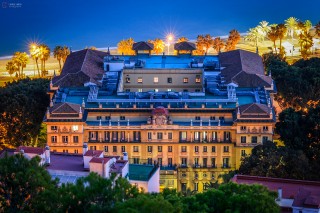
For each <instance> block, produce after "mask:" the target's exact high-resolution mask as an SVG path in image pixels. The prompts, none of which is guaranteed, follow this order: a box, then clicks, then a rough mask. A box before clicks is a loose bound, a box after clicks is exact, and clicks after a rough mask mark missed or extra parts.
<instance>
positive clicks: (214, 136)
mask: <svg viewBox="0 0 320 213" xmlns="http://www.w3.org/2000/svg"><path fill="white" fill-rule="evenodd" d="M217 140H218V132H212V141H217Z"/></svg>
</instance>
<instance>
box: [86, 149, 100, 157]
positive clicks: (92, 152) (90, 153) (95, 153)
mask: <svg viewBox="0 0 320 213" xmlns="http://www.w3.org/2000/svg"><path fill="white" fill-rule="evenodd" d="M102 153H103V151H100V150H88V151H87V152H86V153H85V154H84V156H93V157H99V156H100V155H101V154H102Z"/></svg>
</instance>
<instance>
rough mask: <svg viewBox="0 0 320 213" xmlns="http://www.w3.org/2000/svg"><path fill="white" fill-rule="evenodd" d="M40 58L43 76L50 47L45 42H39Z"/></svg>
mask: <svg viewBox="0 0 320 213" xmlns="http://www.w3.org/2000/svg"><path fill="white" fill-rule="evenodd" d="M39 48H40V60H41V72H42V75H43V76H44V75H45V73H46V61H47V60H48V59H49V57H50V48H49V47H48V46H47V45H46V44H40V45H39Z"/></svg>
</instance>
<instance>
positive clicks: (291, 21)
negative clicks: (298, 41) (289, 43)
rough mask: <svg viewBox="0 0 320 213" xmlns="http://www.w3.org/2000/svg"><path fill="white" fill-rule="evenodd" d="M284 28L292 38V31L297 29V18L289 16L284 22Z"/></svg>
mask: <svg viewBox="0 0 320 213" xmlns="http://www.w3.org/2000/svg"><path fill="white" fill-rule="evenodd" d="M284 25H285V26H286V28H287V29H288V35H290V36H291V39H292V38H293V35H294V32H295V31H296V29H297V25H298V19H297V18H295V17H290V18H288V19H287V20H285V24H284Z"/></svg>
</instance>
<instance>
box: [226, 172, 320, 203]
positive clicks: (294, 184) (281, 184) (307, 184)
mask: <svg viewBox="0 0 320 213" xmlns="http://www.w3.org/2000/svg"><path fill="white" fill-rule="evenodd" d="M232 182H235V183H239V184H261V185H264V186H265V187H267V188H268V189H269V190H272V191H277V190H278V189H279V188H281V189H282V197H283V198H295V197H296V196H297V195H298V193H299V190H300V188H304V189H305V190H309V191H311V192H320V182H316V181H306V180H295V179H283V178H270V177H260V176H250V175H235V176H234V177H233V178H232Z"/></svg>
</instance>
